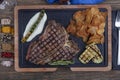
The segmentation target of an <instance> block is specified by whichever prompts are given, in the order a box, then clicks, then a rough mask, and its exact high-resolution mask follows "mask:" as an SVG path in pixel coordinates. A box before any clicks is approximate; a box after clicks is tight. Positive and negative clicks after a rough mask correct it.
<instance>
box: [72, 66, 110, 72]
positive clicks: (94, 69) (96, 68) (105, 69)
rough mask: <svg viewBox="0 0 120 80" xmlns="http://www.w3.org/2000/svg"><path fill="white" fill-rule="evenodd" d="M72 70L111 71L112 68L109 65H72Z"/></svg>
mask: <svg viewBox="0 0 120 80" xmlns="http://www.w3.org/2000/svg"><path fill="white" fill-rule="evenodd" d="M70 70H71V71H110V70H111V66H107V67H92V68H90V67H84V68H83V67H81V68H79V67H76V68H74V67H71V68H70Z"/></svg>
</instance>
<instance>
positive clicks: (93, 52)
mask: <svg viewBox="0 0 120 80" xmlns="http://www.w3.org/2000/svg"><path fill="white" fill-rule="evenodd" d="M79 60H80V61H81V62H82V63H83V64H87V63H88V62H89V61H90V60H92V61H93V62H94V63H101V62H102V61H103V56H102V55H101V52H100V50H99V48H98V47H97V45H95V44H94V43H92V44H90V45H88V46H87V47H86V50H85V51H84V52H83V53H82V55H80V57H79Z"/></svg>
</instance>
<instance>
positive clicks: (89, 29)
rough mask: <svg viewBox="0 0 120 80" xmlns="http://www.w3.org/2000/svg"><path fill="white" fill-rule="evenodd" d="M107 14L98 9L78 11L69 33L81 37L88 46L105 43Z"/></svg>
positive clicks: (74, 15) (69, 26) (68, 28)
mask: <svg viewBox="0 0 120 80" xmlns="http://www.w3.org/2000/svg"><path fill="white" fill-rule="evenodd" d="M106 17H107V12H101V11H100V10H99V9H98V8H97V7H92V8H89V9H86V10H82V11H77V12H75V13H74V14H73V20H71V21H70V24H69V25H68V27H67V32H68V33H71V34H73V35H75V36H77V37H81V38H82V39H83V41H84V42H86V43H87V44H90V43H93V42H95V43H96V44H99V43H103V42H104V35H103V34H104V31H105V30H104V28H105V23H106Z"/></svg>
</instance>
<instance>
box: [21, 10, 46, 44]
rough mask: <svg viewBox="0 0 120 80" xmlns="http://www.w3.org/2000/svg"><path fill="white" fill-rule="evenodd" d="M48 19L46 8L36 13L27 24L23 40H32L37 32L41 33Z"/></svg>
mask: <svg viewBox="0 0 120 80" xmlns="http://www.w3.org/2000/svg"><path fill="white" fill-rule="evenodd" d="M46 19H47V17H46V14H45V11H44V10H41V12H39V13H37V14H35V15H34V16H33V17H32V18H31V20H30V21H29V23H28V24H27V26H26V29H25V31H24V34H23V38H22V40H21V41H22V42H23V43H24V42H26V41H31V40H32V39H33V38H34V37H35V36H36V35H37V34H39V33H41V32H42V30H43V26H44V23H45V21H46Z"/></svg>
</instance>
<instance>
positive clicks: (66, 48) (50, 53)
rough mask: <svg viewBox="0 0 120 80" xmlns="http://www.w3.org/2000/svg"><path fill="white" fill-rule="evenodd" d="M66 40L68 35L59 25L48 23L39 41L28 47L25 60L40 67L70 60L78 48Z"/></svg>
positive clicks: (71, 41)
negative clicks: (53, 62)
mask: <svg viewBox="0 0 120 80" xmlns="http://www.w3.org/2000/svg"><path fill="white" fill-rule="evenodd" d="M68 38H69V35H68V34H67V32H66V30H65V29H64V27H63V26H62V25H61V24H59V23H56V22H55V21H54V20H52V21H49V22H48V25H47V26H46V28H45V31H44V32H43V34H42V35H41V36H40V37H39V39H37V40H36V41H33V42H32V43H31V44H30V45H29V48H28V52H27V56H26V60H28V61H30V62H31V63H34V64H41V65H44V64H46V63H49V62H52V61H58V60H72V59H73V57H74V56H75V55H76V54H77V53H78V52H79V48H78V45H77V44H76V43H75V42H74V41H73V40H69V39H68Z"/></svg>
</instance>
